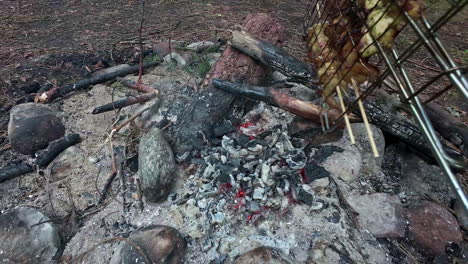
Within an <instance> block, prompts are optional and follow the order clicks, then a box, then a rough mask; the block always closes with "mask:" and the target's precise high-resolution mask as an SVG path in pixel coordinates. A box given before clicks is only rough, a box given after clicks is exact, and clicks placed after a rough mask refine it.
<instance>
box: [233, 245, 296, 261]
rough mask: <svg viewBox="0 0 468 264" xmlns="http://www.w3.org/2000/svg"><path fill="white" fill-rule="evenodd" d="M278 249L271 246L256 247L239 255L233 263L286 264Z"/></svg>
mask: <svg viewBox="0 0 468 264" xmlns="http://www.w3.org/2000/svg"><path fill="white" fill-rule="evenodd" d="M288 263H290V262H289V261H287V260H285V259H284V257H283V256H282V253H281V251H280V250H278V249H275V248H271V247H258V248H256V249H254V250H251V251H249V252H247V253H245V254H243V255H241V256H239V257H238V258H237V259H236V261H235V262H234V264H288Z"/></svg>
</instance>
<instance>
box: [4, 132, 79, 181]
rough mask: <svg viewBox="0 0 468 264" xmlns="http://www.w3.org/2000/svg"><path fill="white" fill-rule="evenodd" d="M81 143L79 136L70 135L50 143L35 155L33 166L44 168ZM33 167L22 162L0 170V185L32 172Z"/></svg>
mask: <svg viewBox="0 0 468 264" xmlns="http://www.w3.org/2000/svg"><path fill="white" fill-rule="evenodd" d="M80 141H81V138H80V135H78V134H71V135H68V136H65V137H63V138H60V139H57V140H55V141H52V142H51V143H50V144H49V146H47V148H46V149H45V150H42V151H40V152H38V153H37V158H36V160H35V162H34V164H35V165H38V166H40V167H46V166H47V165H49V163H50V162H52V161H53V160H54V159H55V158H56V157H57V156H58V155H59V154H60V153H61V152H62V151H64V150H65V149H67V148H68V147H70V146H73V145H75V144H77V143H79V142H80ZM33 171H34V169H33V166H31V165H29V164H28V163H25V162H22V163H20V164H17V165H10V166H7V167H4V168H1V169H0V183H2V182H4V181H7V180H11V179H14V178H16V177H19V176H21V175H24V174H26V173H30V172H33Z"/></svg>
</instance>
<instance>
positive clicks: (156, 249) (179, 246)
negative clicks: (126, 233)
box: [110, 226, 187, 264]
mask: <svg viewBox="0 0 468 264" xmlns="http://www.w3.org/2000/svg"><path fill="white" fill-rule="evenodd" d="M128 241H130V243H129V242H122V243H120V244H119V246H118V247H117V249H116V251H115V254H114V255H113V256H112V259H111V261H110V263H111V264H131V263H143V264H145V263H146V264H150V263H158V264H176V263H182V260H183V258H184V256H185V251H186V249H187V243H186V241H185V239H184V237H183V236H182V235H181V234H180V233H179V232H178V231H177V230H175V229H174V228H172V227H168V226H150V227H147V228H145V229H143V230H141V231H138V232H137V233H134V234H132V235H131V236H130V237H129V238H128ZM136 247H138V249H137V248H136ZM141 252H144V254H145V256H142V254H141Z"/></svg>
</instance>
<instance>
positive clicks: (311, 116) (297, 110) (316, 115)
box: [213, 79, 340, 123]
mask: <svg viewBox="0 0 468 264" xmlns="http://www.w3.org/2000/svg"><path fill="white" fill-rule="evenodd" d="M213 85H214V87H216V88H218V89H222V90H224V91H227V92H230V93H233V94H236V95H241V96H245V97H248V98H250V99H254V100H259V101H263V102H266V103H268V104H270V105H273V106H276V107H280V108H283V109H284V110H286V111H289V112H291V113H293V114H295V115H298V116H301V117H303V118H306V119H308V120H312V121H314V122H316V123H320V115H321V114H322V112H323V109H322V107H320V106H317V105H314V104H312V103H309V102H306V101H302V100H299V99H297V98H294V97H292V96H290V95H288V94H286V93H283V92H281V91H279V90H277V89H274V88H269V87H262V86H252V85H248V84H236V83H231V82H227V81H222V80H219V79H214V80H213ZM339 115H340V113H339V112H338V111H336V110H334V109H331V110H329V111H328V117H329V119H331V120H335V119H336V118H337V117H338V116H339Z"/></svg>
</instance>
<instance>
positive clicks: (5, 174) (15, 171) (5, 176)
mask: <svg viewBox="0 0 468 264" xmlns="http://www.w3.org/2000/svg"><path fill="white" fill-rule="evenodd" d="M33 171H34V169H33V167H32V166H31V165H29V164H27V163H20V164H18V165H10V166H6V167H4V168H1V169H0V183H2V182H5V181H8V180H11V179H14V178H16V177H19V176H21V175H23V174H26V173H30V172H33Z"/></svg>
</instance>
